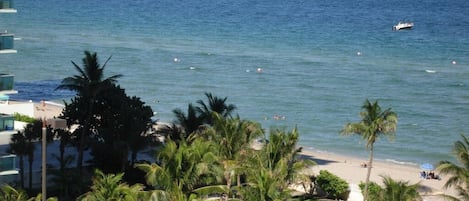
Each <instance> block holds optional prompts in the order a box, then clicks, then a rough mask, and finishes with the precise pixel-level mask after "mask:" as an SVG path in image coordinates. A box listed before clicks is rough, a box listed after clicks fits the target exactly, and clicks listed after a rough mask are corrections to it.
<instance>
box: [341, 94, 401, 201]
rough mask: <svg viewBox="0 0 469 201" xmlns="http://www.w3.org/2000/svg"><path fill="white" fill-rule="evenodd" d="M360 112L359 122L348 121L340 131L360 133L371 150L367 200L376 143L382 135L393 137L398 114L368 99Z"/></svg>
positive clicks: (367, 177)
mask: <svg viewBox="0 0 469 201" xmlns="http://www.w3.org/2000/svg"><path fill="white" fill-rule="evenodd" d="M362 109H363V110H362V112H360V116H361V118H362V119H361V121H360V122H357V123H347V124H345V126H344V128H343V129H342V130H341V131H340V133H341V134H342V135H350V134H358V135H360V136H361V137H362V138H363V140H365V141H366V148H368V149H369V151H370V157H369V161H368V166H367V167H368V171H367V174H366V181H365V190H364V191H365V193H364V195H363V197H364V199H365V200H367V196H368V184H369V181H370V175H371V167H372V164H373V151H374V143H375V142H376V140H377V139H378V137H380V136H387V137H388V138H390V139H392V138H393V137H394V136H395V132H396V129H397V114H396V113H394V112H393V111H391V108H388V109H386V110H384V111H382V110H381V107H380V106H379V105H378V101H375V102H374V103H371V102H370V101H369V100H368V99H367V100H366V101H365V103H364V104H363V106H362Z"/></svg>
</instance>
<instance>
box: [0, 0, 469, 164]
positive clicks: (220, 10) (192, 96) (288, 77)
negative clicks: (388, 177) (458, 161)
mask: <svg viewBox="0 0 469 201" xmlns="http://www.w3.org/2000/svg"><path fill="white" fill-rule="evenodd" d="M15 6H16V9H17V10H18V12H17V13H16V14H0V30H2V29H5V30H8V32H12V33H15V37H16V38H18V40H16V41H15V49H17V50H18V53H17V54H2V55H0V66H1V67H0V72H1V73H10V74H14V75H15V76H16V77H15V82H16V85H15V88H16V90H18V91H19V94H17V95H12V98H13V99H18V100H34V101H39V100H41V99H45V100H54V101H58V102H59V103H60V102H63V101H64V100H65V101H68V100H69V99H70V97H71V96H73V95H74V94H73V93H72V92H69V91H54V89H55V87H56V86H57V85H58V84H59V83H60V81H61V80H62V79H63V78H65V77H67V76H72V75H75V74H77V72H76V71H75V69H74V67H73V65H72V64H71V61H74V62H76V63H78V64H81V59H82V58H83V56H84V54H83V51H84V50H89V51H92V52H97V53H98V56H99V58H100V61H101V63H104V61H105V60H106V59H107V58H108V57H110V56H112V58H111V60H110V61H109V63H108V65H107V66H106V70H105V72H106V75H107V76H110V75H114V74H123V75H124V76H123V77H122V78H120V79H119V82H118V83H119V84H120V85H121V86H122V87H123V88H125V89H126V92H127V94H128V95H131V96H138V97H141V99H142V100H143V101H145V102H146V104H148V105H150V106H151V107H152V108H153V110H154V111H155V112H157V114H156V116H155V118H157V119H159V120H160V121H164V122H171V121H173V120H174V115H173V113H172V110H174V109H176V108H180V109H182V110H184V111H185V110H186V108H187V105H188V104H189V103H195V102H196V101H197V100H199V99H203V100H205V96H204V93H205V92H211V93H212V94H213V95H215V96H218V97H228V100H227V102H228V103H230V104H235V105H236V106H237V110H236V111H235V112H236V113H237V114H239V115H240V117H241V118H243V119H249V120H254V121H258V122H260V123H262V125H263V127H264V128H265V129H266V130H269V129H270V128H272V127H277V128H285V129H286V130H291V129H292V128H294V127H295V126H296V127H297V128H298V130H299V132H300V136H301V137H300V141H299V144H300V145H301V146H303V147H304V148H305V149H310V150H315V151H324V152H332V153H337V154H344V155H351V156H356V157H364V158H365V157H367V155H368V152H367V151H366V149H365V142H364V141H362V139H361V138H360V137H359V136H349V137H344V136H340V135H339V131H340V130H341V129H342V127H343V126H344V124H346V123H347V122H358V121H359V120H360V117H359V112H360V111H361V106H362V105H363V103H364V101H365V100H366V99H370V100H371V101H374V100H378V101H379V104H380V106H381V107H382V108H383V109H386V108H392V110H393V111H394V112H396V113H397V114H398V117H399V123H398V130H397V133H396V137H395V139H394V140H393V141H388V140H387V139H386V138H380V139H378V141H377V142H376V144H375V152H376V155H375V158H376V159H378V160H387V161H392V162H396V163H404V164H413V165H418V164H420V163H424V162H429V163H436V162H438V161H440V160H453V161H454V160H455V159H454V157H453V155H452V153H451V148H452V145H453V143H454V142H455V141H456V140H460V139H461V135H462V134H463V135H466V136H467V135H468V134H469V129H468V128H467V126H466V125H468V117H469V86H468V85H469V81H468V80H469V79H468V77H469V1H467V0H450V1H440V0H425V1H424V0H413V1H404V0H361V1H346V0H333V1H329V0H291V1H279V0H269V1H267V0H257V1H248V0H238V1H227V0H216V1H215V0H134V1H123V0H112V1H90V0H82V1H77V0H71V1H60V0H43V1H15ZM402 20H410V21H412V22H414V24H415V26H414V28H413V29H412V30H402V31H393V30H392V26H393V25H394V24H396V23H398V22H399V21H402ZM258 69H259V70H262V72H258ZM275 116H278V117H281V118H279V119H278V120H276V119H275V118H274V117H275Z"/></svg>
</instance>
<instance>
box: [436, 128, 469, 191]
mask: <svg viewBox="0 0 469 201" xmlns="http://www.w3.org/2000/svg"><path fill="white" fill-rule="evenodd" d="M461 138H462V140H458V141H456V142H454V145H453V155H454V156H455V157H456V159H457V160H458V162H459V164H456V163H453V162H451V161H447V160H445V161H440V162H439V164H438V167H437V170H438V171H439V172H440V174H442V175H448V176H449V178H448V180H447V181H446V183H445V185H444V187H445V188H450V187H454V188H455V189H456V192H457V193H458V195H459V196H458V198H456V197H452V196H450V195H446V198H448V199H450V200H458V199H461V200H469V138H467V137H466V136H464V135H462V134H461Z"/></svg>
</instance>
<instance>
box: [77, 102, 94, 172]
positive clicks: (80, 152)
mask: <svg viewBox="0 0 469 201" xmlns="http://www.w3.org/2000/svg"><path fill="white" fill-rule="evenodd" d="M93 103H94V98H91V99H90V103H89V104H90V105H89V106H88V116H87V119H86V121H85V122H84V125H83V131H82V132H81V136H80V144H79V145H78V161H77V168H78V170H79V171H80V173H81V172H82V170H83V152H84V151H85V145H84V144H85V136H86V133H87V132H88V130H89V128H90V125H89V124H90V122H91V117H92V116H93V106H94V104H93Z"/></svg>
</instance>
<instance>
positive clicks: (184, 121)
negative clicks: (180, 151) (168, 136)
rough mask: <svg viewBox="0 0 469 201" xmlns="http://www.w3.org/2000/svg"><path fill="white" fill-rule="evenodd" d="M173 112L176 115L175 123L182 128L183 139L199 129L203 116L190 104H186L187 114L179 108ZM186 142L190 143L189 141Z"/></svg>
mask: <svg viewBox="0 0 469 201" xmlns="http://www.w3.org/2000/svg"><path fill="white" fill-rule="evenodd" d="M173 113H174V115H175V116H176V121H175V124H177V125H180V126H181V127H182V128H184V139H185V140H187V139H188V138H189V136H190V135H191V134H193V133H195V132H196V131H199V130H201V126H202V125H203V121H204V118H203V116H201V115H200V114H199V112H198V111H197V108H196V107H194V106H193V105H192V104H189V105H188V106H187V115H186V114H185V113H184V112H183V111H182V110H180V109H175V110H173ZM188 142H189V143H190V141H188Z"/></svg>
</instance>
